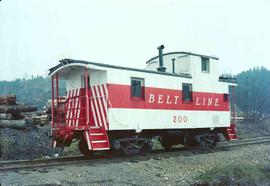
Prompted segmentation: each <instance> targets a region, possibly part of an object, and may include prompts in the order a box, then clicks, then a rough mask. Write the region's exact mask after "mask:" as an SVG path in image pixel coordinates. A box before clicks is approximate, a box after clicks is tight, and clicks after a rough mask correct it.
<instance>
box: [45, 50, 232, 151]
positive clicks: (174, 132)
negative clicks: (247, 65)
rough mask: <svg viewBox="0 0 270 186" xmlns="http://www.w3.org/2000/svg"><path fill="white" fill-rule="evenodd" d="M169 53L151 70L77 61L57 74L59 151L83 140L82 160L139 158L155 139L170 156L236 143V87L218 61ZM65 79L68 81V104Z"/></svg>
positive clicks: (63, 65) (54, 79)
mask: <svg viewBox="0 0 270 186" xmlns="http://www.w3.org/2000/svg"><path fill="white" fill-rule="evenodd" d="M163 48H164V46H163V45H161V46H160V47H158V49H159V55H158V56H156V57H153V58H151V59H150V60H148V61H147V62H146V64H147V66H146V68H145V69H136V68H127V67H121V66H114V65H108V64H101V63H94V62H88V61H81V60H73V59H62V60H60V63H59V64H58V65H57V66H55V67H53V68H51V69H50V74H49V75H50V76H51V77H52V99H53V100H55V102H56V106H53V107H52V114H53V115H54V116H53V118H54V119H53V121H52V136H53V140H54V145H55V146H68V145H70V143H71V142H72V140H73V139H79V140H80V144H79V148H80V150H81V152H82V153H83V154H84V155H88V154H91V153H92V152H93V151H96V150H109V149H121V150H123V151H124V152H125V153H127V154H134V153H138V152H140V151H142V150H145V149H150V148H151V146H152V139H153V138H154V137H159V139H160V142H161V144H162V146H163V147H164V148H166V149H168V148H170V147H171V146H172V145H175V144H183V145H185V146H187V147H194V146H201V147H202V146H203V147H213V146H215V145H216V144H217V142H218V141H219V136H220V135H221V134H222V135H224V136H225V138H226V139H227V140H232V139H237V137H236V134H235V125H234V123H233V122H232V121H231V111H230V103H229V86H236V82H235V79H233V78H228V77H220V76H219V61H218V58H217V57H213V56H207V55H200V54H195V53H190V52H171V53H165V54H163ZM59 79H62V80H65V81H66V88H67V95H65V97H66V98H65V99H63V97H62V96H63V95H61V96H60V95H59V93H58V80H59Z"/></svg>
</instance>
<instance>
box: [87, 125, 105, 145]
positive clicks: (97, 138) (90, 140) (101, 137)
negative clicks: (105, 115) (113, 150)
mask: <svg viewBox="0 0 270 186" xmlns="http://www.w3.org/2000/svg"><path fill="white" fill-rule="evenodd" d="M85 139H86V141H87V144H88V148H89V150H109V149H110V142H109V138H108V135H107V132H106V131H105V130H104V129H102V128H90V131H85Z"/></svg>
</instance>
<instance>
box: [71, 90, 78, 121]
mask: <svg viewBox="0 0 270 186" xmlns="http://www.w3.org/2000/svg"><path fill="white" fill-rule="evenodd" d="M77 95H78V89H76V96H77ZM74 101H75V107H74V118H73V120H72V121H73V122H74V123H73V126H75V124H76V123H77V117H78V103H79V98H78V97H75V99H74Z"/></svg>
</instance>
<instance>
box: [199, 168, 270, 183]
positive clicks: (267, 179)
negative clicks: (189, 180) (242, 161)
mask: <svg viewBox="0 0 270 186" xmlns="http://www.w3.org/2000/svg"><path fill="white" fill-rule="evenodd" d="M196 180H198V181H199V183H198V184H195V185H268V184H269V183H270V164H268V165H265V166H259V165H228V166H225V167H215V168H214V169H212V170H210V171H208V172H206V173H204V174H201V175H199V176H198V177H197V178H196Z"/></svg>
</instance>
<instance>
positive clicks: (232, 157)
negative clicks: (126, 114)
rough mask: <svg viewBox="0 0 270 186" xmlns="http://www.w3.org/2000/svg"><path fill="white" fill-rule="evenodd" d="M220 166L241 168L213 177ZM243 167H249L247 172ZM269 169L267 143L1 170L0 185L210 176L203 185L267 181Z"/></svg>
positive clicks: (194, 180)
mask: <svg viewBox="0 0 270 186" xmlns="http://www.w3.org/2000/svg"><path fill="white" fill-rule="evenodd" d="M223 167H228V169H229V172H232V171H234V170H235V169H236V170H235V172H237V173H238V172H239V171H238V169H239V170H240V171H242V172H239V173H238V174H235V175H233V176H230V177H228V178H226V174H227V173H226V172H224V173H225V174H224V175H221V177H220V175H217V176H216V177H215V174H213V172H214V173H215V172H217V171H216V170H220V169H221V168H223ZM241 167H243V169H241ZM246 167H252V168H251V170H250V171H249V172H247V173H246V172H245V171H246ZM253 167H255V169H253ZM259 168H260V169H262V170H263V171H262V172H261V174H259V176H256V177H254V176H250V174H251V175H254V174H255V171H256V175H257V174H258V173H257V169H259ZM264 170H266V171H265V172H264ZM267 170H268V171H267ZM269 170H270V145H269V144H261V145H253V146H245V147H241V148H233V149H230V150H221V151H217V152H211V153H205V154H204V153H199V154H197V153H192V152H181V151H180V152H179V155H177V156H168V155H164V156H163V155H161V156H159V157H149V158H145V159H144V160H134V159H127V160H125V161H120V162H110V161H108V160H101V161H99V162H98V163H85V164H78V165H69V166H59V167H50V168H40V169H32V170H20V171H12V172H2V173H1V172H0V183H1V184H2V185H3V186H4V185H43V186H44V185H46V186H48V185H205V184H206V182H205V180H207V179H206V178H208V177H210V176H212V178H211V182H212V183H209V182H207V184H206V185H208V184H210V185H220V184H221V185H269V183H270V171H269ZM253 172H254V173H253ZM209 173H211V175H209ZM224 178H226V179H225V180H224ZM220 180H221V181H222V182H221V181H220Z"/></svg>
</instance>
